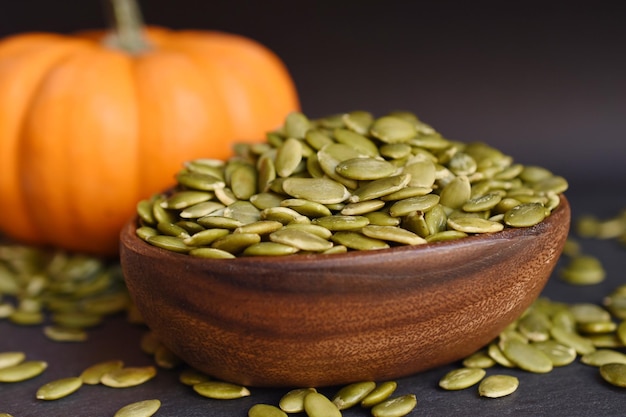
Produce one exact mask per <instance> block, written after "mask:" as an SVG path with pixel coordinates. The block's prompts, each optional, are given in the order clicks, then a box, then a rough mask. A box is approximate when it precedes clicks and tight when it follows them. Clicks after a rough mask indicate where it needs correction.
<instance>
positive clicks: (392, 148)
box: [379, 143, 411, 159]
mask: <svg viewBox="0 0 626 417" xmlns="http://www.w3.org/2000/svg"><path fill="white" fill-rule="evenodd" d="M379 152H380V154H381V155H382V156H384V157H385V158H388V159H402V158H406V157H408V156H409V155H410V154H411V145H409V144H407V143H389V144H385V145H383V146H381V147H380V148H379Z"/></svg>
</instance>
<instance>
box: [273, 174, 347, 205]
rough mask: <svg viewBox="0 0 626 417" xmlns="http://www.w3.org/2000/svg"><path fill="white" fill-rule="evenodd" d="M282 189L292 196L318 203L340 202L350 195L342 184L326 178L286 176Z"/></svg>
mask: <svg viewBox="0 0 626 417" xmlns="http://www.w3.org/2000/svg"><path fill="white" fill-rule="evenodd" d="M283 190H284V191H285V192H286V193H287V194H289V195H290V196H292V197H295V198H300V199H304V200H310V201H315V202H317V203H320V204H334V203H341V202H343V201H345V200H347V199H348V198H349V197H350V193H349V191H348V190H347V189H346V187H345V186H344V185H342V184H340V183H338V182H335V181H332V180H329V179H326V178H288V179H286V180H285V181H284V182H283Z"/></svg>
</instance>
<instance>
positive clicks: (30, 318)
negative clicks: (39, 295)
mask: <svg viewBox="0 0 626 417" xmlns="http://www.w3.org/2000/svg"><path fill="white" fill-rule="evenodd" d="M9 320H10V321H11V322H12V323H14V324H18V325H20V326H37V325H39V324H42V323H43V322H44V321H45V315H44V313H43V312H41V311H24V310H13V311H12V312H11V315H10V316H9Z"/></svg>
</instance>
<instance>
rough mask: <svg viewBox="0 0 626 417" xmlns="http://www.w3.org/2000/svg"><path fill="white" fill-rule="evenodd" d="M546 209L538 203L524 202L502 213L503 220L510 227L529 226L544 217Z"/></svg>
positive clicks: (539, 221)
mask: <svg viewBox="0 0 626 417" xmlns="http://www.w3.org/2000/svg"><path fill="white" fill-rule="evenodd" d="M546 214H547V213H546V209H545V207H544V206H543V204H540V203H524V204H520V205H518V206H515V207H513V208H512V209H510V210H509V211H507V212H506V213H504V222H505V223H506V224H507V225H509V226H512V227H530V226H534V225H536V224H538V223H541V222H542V221H543V220H544V219H545V218H546Z"/></svg>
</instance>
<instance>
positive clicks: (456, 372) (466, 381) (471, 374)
mask: <svg viewBox="0 0 626 417" xmlns="http://www.w3.org/2000/svg"><path fill="white" fill-rule="evenodd" d="M486 373H487V372H486V371H485V370H484V369H483V368H458V369H453V370H452V371H450V372H448V373H447V374H445V375H444V376H443V378H441V379H440V380H439V386H440V387H441V388H443V389H445V390H449V391H453V390H461V389H465V388H469V387H471V386H472V385H475V384H478V383H479V382H480V380H482V379H483V378H484V376H485V375H486Z"/></svg>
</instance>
